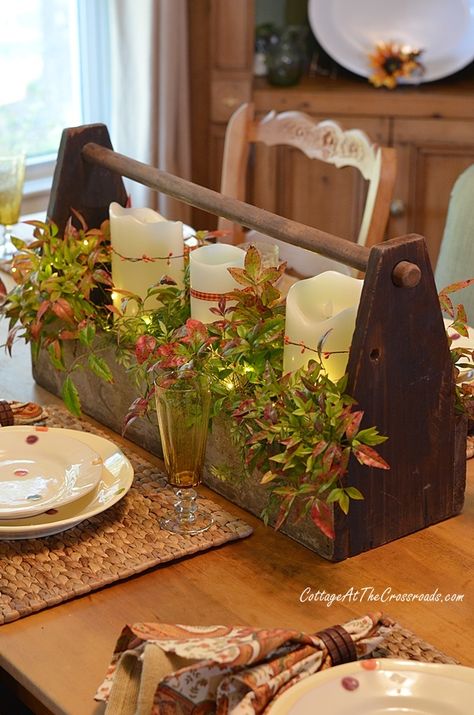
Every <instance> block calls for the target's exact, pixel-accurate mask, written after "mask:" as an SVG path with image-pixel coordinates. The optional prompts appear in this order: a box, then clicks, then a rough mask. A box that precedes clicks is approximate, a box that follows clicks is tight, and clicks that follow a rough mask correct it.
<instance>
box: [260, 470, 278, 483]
mask: <svg viewBox="0 0 474 715" xmlns="http://www.w3.org/2000/svg"><path fill="white" fill-rule="evenodd" d="M277 476H278V474H277V473H276V472H272V471H271V469H269V470H268V472H265V474H264V475H263V477H262V478H261V480H260V484H268V483H269V482H271V481H273V480H274V479H275V478H276V477H277Z"/></svg>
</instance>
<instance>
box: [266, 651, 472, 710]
mask: <svg viewBox="0 0 474 715" xmlns="http://www.w3.org/2000/svg"><path fill="white" fill-rule="evenodd" d="M367 661H375V663H376V664H377V665H376V667H375V668H373V669H369V668H365V667H364V665H363V663H367ZM387 670H395V671H404V670H405V671H406V670H411V671H413V670H415V671H417V672H423V673H428V672H429V673H431V674H435V673H438V674H439V675H444V676H445V677H448V678H451V679H455V680H461V681H462V682H467V683H472V684H473V685H474V668H469V667H468V666H464V665H455V664H451V663H427V662H425V661H418V660H404V659H402V658H364V659H363V660H354V661H351V662H350V663H343V664H341V665H336V666H333V667H331V668H327V669H326V670H320V671H318V672H317V673H313V675H309V676H308V677H307V678H304V680H300V681H299V682H298V683H296V684H295V685H294V686H291V687H290V688H288V690H286V691H285V692H284V693H282V695H281V696H280V697H277V698H276V699H275V702H274V703H273V704H271V705H270V707H269V708H268V713H269V715H287V713H288V712H289V710H290V708H291V707H292V706H293V705H295V703H296V701H297V700H299V699H300V698H301V697H303V695H306V693H307V692H309V691H311V690H312V689H313V688H314V687H318V686H319V685H323V684H324V683H327V682H329V681H330V680H332V679H335V678H339V677H344V676H347V675H354V672H355V673H357V672H358V671H364V672H376V671H379V672H380V671H387ZM454 674H456V677H454ZM314 682H316V683H317V686H313V683H314Z"/></svg>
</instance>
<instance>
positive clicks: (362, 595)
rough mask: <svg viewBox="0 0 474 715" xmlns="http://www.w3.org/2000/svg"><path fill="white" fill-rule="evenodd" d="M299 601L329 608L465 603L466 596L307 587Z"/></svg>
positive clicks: (461, 594) (388, 590)
mask: <svg viewBox="0 0 474 715" xmlns="http://www.w3.org/2000/svg"><path fill="white" fill-rule="evenodd" d="M299 600H300V602H301V603H325V604H326V606H327V607H328V608H329V607H330V606H332V605H333V604H334V603H415V602H418V603H461V602H462V601H464V594H463V593H446V594H443V593H441V592H440V590H439V589H438V588H435V590H434V591H432V592H431V593H397V592H396V591H393V589H392V587H391V586H387V588H385V589H384V590H383V591H380V590H377V589H376V588H375V587H374V586H364V587H363V588H355V587H354V586H351V587H350V588H348V589H347V591H346V592H345V593H331V592H330V591H325V590H324V589H321V590H319V589H318V590H314V589H312V588H311V587H310V586H307V587H306V588H304V589H303V590H302V591H301V594H300V598H299Z"/></svg>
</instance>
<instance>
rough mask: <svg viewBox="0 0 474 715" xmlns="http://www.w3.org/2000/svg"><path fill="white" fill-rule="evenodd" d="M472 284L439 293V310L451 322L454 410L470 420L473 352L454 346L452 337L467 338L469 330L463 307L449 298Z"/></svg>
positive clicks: (472, 413) (460, 284) (455, 285)
mask: <svg viewBox="0 0 474 715" xmlns="http://www.w3.org/2000/svg"><path fill="white" fill-rule="evenodd" d="M473 284H474V278H471V279H469V280H464V281H458V282H457V283H452V284H451V285H449V286H447V287H446V288H443V289H442V290H441V291H440V293H439V301H440V305H441V310H442V311H443V312H444V313H446V315H448V316H449V318H450V320H451V321H452V322H451V324H450V325H449V328H450V329H451V331H452V334H451V335H450V333H449V331H448V343H449V349H450V354H451V360H452V363H453V370H454V376H455V383H456V385H455V390H456V409H457V411H458V413H460V414H466V415H467V417H468V419H470V420H474V385H473V384H472V378H473V374H472V371H473V369H474V368H473V364H474V351H473V350H470V349H468V348H465V347H457V346H456V341H455V337H454V336H456V334H457V335H460V336H462V337H465V338H468V337H469V330H468V327H467V315H466V311H465V309H464V306H463V305H462V304H458V305H454V304H453V301H452V300H451V297H450V296H451V294H452V293H457V292H458V291H460V290H463V289H464V288H467V287H468V286H470V285H473Z"/></svg>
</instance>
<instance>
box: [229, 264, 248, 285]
mask: <svg viewBox="0 0 474 715" xmlns="http://www.w3.org/2000/svg"><path fill="white" fill-rule="evenodd" d="M227 270H228V271H229V273H230V275H231V276H232V278H233V279H234V280H235V281H237V283H239V284H240V285H243V286H248V285H249V279H248V278H247V275H246V273H245V271H244V269H243V268H228V269H227Z"/></svg>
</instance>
